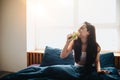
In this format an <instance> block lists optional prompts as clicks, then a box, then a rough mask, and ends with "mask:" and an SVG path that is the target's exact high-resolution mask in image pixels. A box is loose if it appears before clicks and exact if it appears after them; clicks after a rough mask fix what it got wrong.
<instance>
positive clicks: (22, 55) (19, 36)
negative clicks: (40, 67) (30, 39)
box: [0, 0, 27, 72]
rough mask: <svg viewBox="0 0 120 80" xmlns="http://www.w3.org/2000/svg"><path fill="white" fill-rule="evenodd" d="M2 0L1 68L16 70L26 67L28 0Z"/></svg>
mask: <svg viewBox="0 0 120 80" xmlns="http://www.w3.org/2000/svg"><path fill="white" fill-rule="evenodd" d="M0 1H2V3H1V6H2V10H1V11H0V13H1V16H2V21H1V25H2V29H0V30H2V36H1V38H0V39H2V41H1V43H2V44H1V54H0V56H1V57H0V58H1V64H0V65H1V70H4V71H12V72H16V71H18V70H21V69H23V68H25V67H26V64H27V62H26V0H0Z"/></svg>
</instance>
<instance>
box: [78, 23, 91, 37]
mask: <svg viewBox="0 0 120 80" xmlns="http://www.w3.org/2000/svg"><path fill="white" fill-rule="evenodd" d="M78 32H79V33H80V35H79V37H80V38H87V36H88V35H89V31H87V28H86V24H83V25H82V26H81V27H80V28H79V29H78Z"/></svg>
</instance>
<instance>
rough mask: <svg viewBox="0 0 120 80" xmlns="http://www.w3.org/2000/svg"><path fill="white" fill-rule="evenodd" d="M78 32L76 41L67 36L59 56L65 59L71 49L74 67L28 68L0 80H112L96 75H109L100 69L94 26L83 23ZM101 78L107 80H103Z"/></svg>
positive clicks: (98, 48)
mask: <svg viewBox="0 0 120 80" xmlns="http://www.w3.org/2000/svg"><path fill="white" fill-rule="evenodd" d="M78 32H79V34H78V37H77V38H76V39H75V36H73V34H69V35H68V37H67V42H66V44H65V46H64V48H63V50H62V52H61V54H60V57H61V58H65V57H67V56H68V55H69V53H70V52H71V51H72V49H73V50H74V52H75V62H76V65H75V66H74V65H52V66H45V67H29V68H26V69H23V70H20V71H18V72H16V73H14V74H10V75H7V76H5V77H3V78H1V79H0V80H113V79H108V77H107V76H106V75H104V76H102V77H100V76H99V75H98V73H97V72H102V73H109V71H106V70H101V69H100V62H99V52H100V46H99V45H98V44H97V42H96V35H95V28H94V26H93V25H91V24H90V23H88V22H85V23H84V24H83V25H82V26H81V27H80V29H79V30H78ZM73 38H74V39H73ZM89 73H91V74H89ZM88 74H89V75H88ZM103 77H104V78H105V77H106V78H107V79H103Z"/></svg>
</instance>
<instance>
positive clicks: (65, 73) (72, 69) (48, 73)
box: [0, 65, 120, 80]
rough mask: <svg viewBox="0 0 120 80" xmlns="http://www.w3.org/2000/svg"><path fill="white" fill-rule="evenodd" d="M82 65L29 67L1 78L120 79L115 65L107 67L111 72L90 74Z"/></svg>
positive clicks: (17, 79) (12, 79) (9, 79)
mask: <svg viewBox="0 0 120 80" xmlns="http://www.w3.org/2000/svg"><path fill="white" fill-rule="evenodd" d="M82 69H83V68H81V67H77V66H73V65H53V66H46V67H28V68H26V69H23V70H20V71H18V72H16V73H12V74H9V75H7V76H5V77H3V78H1V79H0V80H120V76H119V75H118V73H117V69H116V68H115V67H105V68H103V69H105V70H109V71H110V72H111V73H110V74H98V73H97V72H96V71H94V70H93V72H92V73H90V74H88V75H84V76H83V75H82Z"/></svg>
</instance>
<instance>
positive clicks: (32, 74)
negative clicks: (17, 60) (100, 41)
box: [0, 46, 120, 80]
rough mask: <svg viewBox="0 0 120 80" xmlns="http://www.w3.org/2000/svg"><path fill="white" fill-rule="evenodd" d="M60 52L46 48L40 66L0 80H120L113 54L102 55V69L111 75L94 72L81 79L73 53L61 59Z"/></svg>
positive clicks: (34, 66)
mask: <svg viewBox="0 0 120 80" xmlns="http://www.w3.org/2000/svg"><path fill="white" fill-rule="evenodd" d="M60 52H61V49H59V48H53V47H49V46H46V48H45V52H44V54H43V56H41V57H42V60H41V62H40V64H37V65H30V66H28V67H27V68H25V69H22V70H20V71H18V72H16V73H13V74H9V75H7V76H5V77H3V78H1V79H0V80H120V75H119V73H118V69H117V68H116V65H115V63H114V54H113V52H108V53H103V54H100V63H101V68H102V69H103V70H109V71H110V74H98V73H96V72H94V71H93V72H92V73H91V74H88V75H85V76H84V77H80V75H81V74H82V73H79V71H78V67H76V66H74V63H75V62H74V58H73V51H71V52H70V54H69V56H68V57H67V58H65V59H61V58H60V57H59V55H60ZM31 58H32V57H31Z"/></svg>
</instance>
